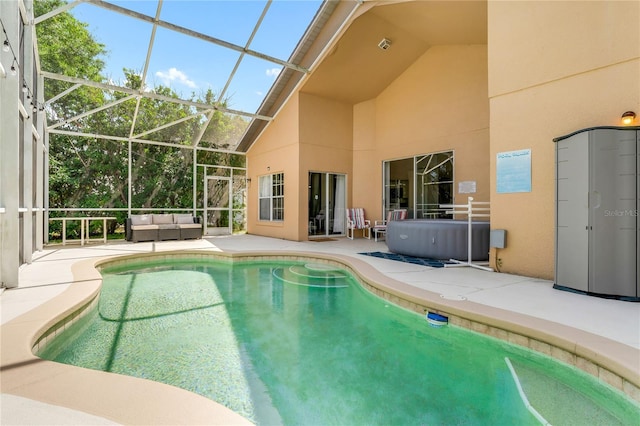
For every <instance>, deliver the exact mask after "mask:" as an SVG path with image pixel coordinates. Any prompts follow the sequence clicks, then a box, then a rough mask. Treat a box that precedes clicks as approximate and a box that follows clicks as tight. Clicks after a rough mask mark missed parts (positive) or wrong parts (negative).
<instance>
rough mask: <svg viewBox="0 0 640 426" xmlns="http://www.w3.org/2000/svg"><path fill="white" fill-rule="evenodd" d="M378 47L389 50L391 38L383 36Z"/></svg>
mask: <svg viewBox="0 0 640 426" xmlns="http://www.w3.org/2000/svg"><path fill="white" fill-rule="evenodd" d="M378 47H379V48H380V49H382V50H387V49H388V48H389V47H391V40H389V39H388V38H383V39H382V40H380V43H378Z"/></svg>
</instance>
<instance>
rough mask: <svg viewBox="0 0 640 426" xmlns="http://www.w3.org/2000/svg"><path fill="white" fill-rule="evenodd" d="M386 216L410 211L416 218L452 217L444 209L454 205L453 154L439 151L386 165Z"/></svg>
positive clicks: (384, 179) (384, 201)
mask: <svg viewBox="0 0 640 426" xmlns="http://www.w3.org/2000/svg"><path fill="white" fill-rule="evenodd" d="M383 181H384V192H383V205H384V217H386V216H387V213H388V212H389V211H391V210H396V209H407V211H408V214H407V217H409V218H412V219H427V218H429V219H436V218H437V219H447V218H451V216H450V215H447V214H446V213H445V212H444V209H441V208H440V205H442V204H453V202H454V199H453V151H445V152H436V153H431V154H426V155H418V156H415V157H409V158H402V159H398V160H390V161H385V162H384V163H383Z"/></svg>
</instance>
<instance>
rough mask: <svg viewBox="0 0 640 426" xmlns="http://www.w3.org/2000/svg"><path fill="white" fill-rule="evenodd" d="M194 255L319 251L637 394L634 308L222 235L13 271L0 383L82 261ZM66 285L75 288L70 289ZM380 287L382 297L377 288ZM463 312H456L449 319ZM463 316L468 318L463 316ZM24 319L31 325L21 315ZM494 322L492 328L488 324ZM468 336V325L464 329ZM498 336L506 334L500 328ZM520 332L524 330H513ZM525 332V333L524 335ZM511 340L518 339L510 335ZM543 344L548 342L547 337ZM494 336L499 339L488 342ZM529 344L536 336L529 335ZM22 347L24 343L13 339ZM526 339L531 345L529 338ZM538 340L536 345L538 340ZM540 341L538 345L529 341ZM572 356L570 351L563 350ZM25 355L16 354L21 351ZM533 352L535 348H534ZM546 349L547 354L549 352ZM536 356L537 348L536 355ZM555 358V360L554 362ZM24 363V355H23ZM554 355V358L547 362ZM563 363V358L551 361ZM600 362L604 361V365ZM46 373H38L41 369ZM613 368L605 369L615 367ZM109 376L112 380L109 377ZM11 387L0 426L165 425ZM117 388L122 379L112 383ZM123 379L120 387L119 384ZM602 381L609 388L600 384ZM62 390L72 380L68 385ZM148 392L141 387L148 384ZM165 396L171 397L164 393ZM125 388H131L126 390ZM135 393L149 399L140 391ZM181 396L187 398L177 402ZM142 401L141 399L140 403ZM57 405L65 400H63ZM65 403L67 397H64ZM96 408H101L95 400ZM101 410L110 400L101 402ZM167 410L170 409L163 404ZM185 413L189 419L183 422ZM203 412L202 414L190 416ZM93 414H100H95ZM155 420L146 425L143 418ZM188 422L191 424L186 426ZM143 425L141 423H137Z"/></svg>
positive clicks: (50, 254)
mask: <svg viewBox="0 0 640 426" xmlns="http://www.w3.org/2000/svg"><path fill="white" fill-rule="evenodd" d="M176 250H197V251H202V252H223V253H239V252H249V253H264V252H270V251H275V252H283V253H285V252H286V253H295V252H298V253H318V254H324V255H326V256H331V257H333V258H336V259H345V261H346V262H347V263H348V264H349V265H351V266H352V267H354V269H356V270H358V271H362V273H363V274H364V276H365V277H368V278H371V279H372V280H373V281H375V282H377V283H381V284H382V286H381V288H382V289H383V290H381V291H388V293H390V294H391V295H392V298H393V297H395V296H393V295H394V294H396V292H397V294H401V295H405V296H406V297H405V299H407V300H413V301H419V300H421V299H423V298H426V299H428V298H433V297H434V295H435V298H437V299H440V300H439V301H437V302H434V303H437V304H438V306H441V307H442V309H444V310H445V311H447V312H453V313H454V315H461V316H470V317H474V318H475V321H477V322H476V323H475V324H480V323H486V324H489V326H493V325H496V324H497V326H498V327H499V326H500V324H501V323H511V324H512V327H513V329H514V330H516V331H520V334H515V333H514V335H513V336H514V337H513V338H512V337H511V336H503V337H506V340H514V343H522V342H520V341H517V340H518V339H520V340H521V337H522V336H521V335H522V334H528V335H532V334H533V335H535V334H537V331H536V330H541V331H540V333H541V335H542V334H544V336H546V337H544V338H546V339H547V340H549V339H551V340H555V339H557V340H558V341H559V342H560V343H559V344H558V345H559V346H560V347H562V346H563V345H565V347H567V348H568V352H580V351H582V352H584V353H585V354H586V355H585V356H586V357H589V358H598V357H599V356H602V357H603V358H606V359H607V360H608V361H611V360H613V361H614V363H615V364H616V367H615V368H619V369H621V370H623V371H624V372H625V375H626V376H633V377H631V380H632V381H633V382H634V383H635V387H633V389H632V390H631V392H629V391H628V389H627V393H631V394H632V395H634V398H635V399H636V400H639V399H640V396H639V395H637V394H636V393H634V392H637V386H638V385H637V383H638V382H639V381H640V380H639V379H638V376H640V305H639V304H638V303H630V302H622V301H617V300H609V299H601V298H595V297H589V296H584V295H578V294H574V293H569V292H563V291H558V290H554V289H553V288H552V285H553V283H552V282H550V281H546V280H540V279H534V278H527V277H522V276H516V275H511V274H504V273H492V272H486V271H481V270H477V269H472V268H446V269H443V268H429V267H426V266H420V265H413V264H408V263H402V262H396V261H392V260H385V259H379V258H374V257H370V256H364V255H360V254H358V253H361V252H369V251H387V247H386V245H385V243H384V242H375V241H373V240H366V239H362V238H357V239H355V240H349V239H347V238H336V239H331V240H329V241H318V242H314V241H308V242H294V241H286V240H280V239H273V238H265V237H258V236H252V235H238V236H228V237H210V238H204V239H202V240H192V241H167V242H157V243H136V244H133V243H127V242H118V243H109V244H106V245H96V244H92V245H86V246H83V247H79V246H66V247H61V246H56V247H48V248H46V249H45V250H43V251H42V252H39V253H37V254H36V256H35V257H34V260H33V262H32V263H31V264H29V265H25V266H23V267H22V268H21V270H20V285H19V287H18V288H16V289H10V290H5V291H4V292H3V293H2V294H1V296H0V321H1V324H2V325H3V327H2V331H3V333H2V348H0V354H1V355H2V358H3V362H2V365H3V371H2V375H3V376H4V378H11V375H12V374H13V375H14V376H18V373H17V371H12V369H10V368H6V366H7V365H8V358H7V357H10V356H11V354H10V352H12V351H13V350H14V347H13V346H14V343H13V340H12V339H13V338H14V336H15V339H20V338H21V337H20V327H22V326H23V325H25V326H26V324H27V323H28V322H30V321H31V322H32V321H35V319H34V317H33V315H35V314H34V313H36V312H39V311H42V310H43V309H44V307H45V306H51V304H52V303H53V304H55V302H50V301H51V300H52V299H54V298H56V297H57V296H59V295H60V294H62V293H63V292H64V291H65V290H67V289H69V287H70V286H71V284H72V283H74V282H75V283H79V282H91V281H92V279H93V278H95V277H89V278H86V277H84V278H83V277H82V276H81V275H78V274H77V271H76V273H75V274H74V268H75V267H77V265H78V264H80V263H83V262H84V263H87V261H91V260H92V259H101V258H105V257H109V256H120V255H128V254H144V253H150V252H152V251H155V252H159V251H176ZM74 287H75V286H74ZM385 289H386V290H385ZM458 311H459V312H464V313H466V314H457V312H458ZM469 312H473V314H470V315H469ZM29 315H31V317H29ZM49 315H53V314H51V313H49ZM489 317H495V318H497V320H496V321H489V320H487V318H489ZM470 328H474V327H470ZM505 328H506V327H505ZM522 330H524V331H522ZM532 330H533V331H532ZM478 331H480V332H484V333H485V334H492V333H491V332H487V330H478ZM518 336H520V337H518ZM549 336H551V337H549ZM496 337H500V336H496ZM532 337H535V336H532ZM22 338H23V339H24V336H22ZM531 340H532V341H533V339H531ZM541 340H544V339H541ZM538 343H539V342H538ZM571 348H574V349H575V350H571ZM23 349H24V348H23ZM536 349H538V350H539V349H540V348H536ZM548 350H549V351H551V349H548ZM543 351H544V349H543ZM553 355H557V354H553ZM23 356H28V355H25V354H23ZM556 357H558V356H556ZM560 358H562V356H560ZM608 361H607V362H608ZM50 364H55V363H48V362H47V363H46V365H45V364H44V363H42V366H41V367H42V368H40V369H41V370H42V371H39V372H38V374H39V375H40V376H38V377H39V378H40V379H37V380H44V379H42V377H46V376H53V375H64V376H65V378H66V377H67V376H66V375H73V373H72V372H71V371H72V370H74V369H76V368H75V367H69V366H64V367H62V368H58V367H53V368H52V367H51V366H50ZM45 366H46V368H44V367H45ZM615 368H614V369H615ZM104 374H105V373H102V374H100V375H98V376H100V377H98V378H97V380H98V381H100V380H103V376H104ZM110 376H113V375H110ZM16 380H17V379H16V378H15V377H14V378H13V379H12V380H2V383H1V386H2V387H1V390H2V399H1V400H0V423H1V424H3V425H5V424H7V425H8V424H52V423H55V424H116V423H127V424H133V423H138V424H144V423H157V420H158V418H162V419H165V420H166V422H165V423H170V422H171V418H169V417H166V416H167V415H169V414H167V413H165V414H162V413H160V414H159V416H160V417H154V415H153V413H149V412H146V413H145V412H144V410H138V411H141V412H139V413H135V415H132V416H131V417H128V416H127V415H125V413H123V412H122V411H123V409H122V405H121V404H119V401H117V400H113V401H111V407H113V409H112V411H113V412H112V413H105V411H104V407H103V408H102V409H96V410H92V409H87V408H86V407H87V404H89V405H90V404H91V400H92V399H95V398H96V397H97V394H95V395H94V394H92V391H91V388H90V387H87V389H86V394H87V397H86V399H87V400H88V401H89V402H85V403H84V404H80V403H78V404H77V405H74V404H73V403H71V402H69V403H68V402H64V403H59V404H56V403H51V401H52V400H54V401H60V399H57V400H56V399H55V398H54V399H47V398H46V395H44V394H43V393H42V392H43V390H42V389H43V388H42V387H41V388H40V389H39V390H38V392H41V393H38V392H30V391H29V388H30V386H31V387H37V386H35V385H36V382H37V380H36V379H34V380H31V381H29V380H28V378H27V379H24V378H20V380H19V381H21V383H17V382H16ZM118 380H123V376H118ZM124 380H125V381H128V379H126V378H125V379H124ZM604 380H605V381H608V382H610V381H609V380H607V378H606V377H605V378H604ZM139 381H140V380H139V379H135V380H131V381H130V382H129V384H128V385H127V386H130V387H132V388H135V387H136V386H138V384H137V383H138V382H139ZM69 382H72V378H71V377H70V379H69ZM147 384H148V383H147ZM152 387H153V388H154V390H153V391H152V393H148V394H147V395H148V397H147V399H153V400H155V401H152V402H153V403H154V404H155V405H152V406H150V407H148V409H149V410H151V411H153V410H154V406H155V407H157V406H158V405H162V400H163V398H168V399H169V400H171V401H172V402H171V403H169V402H167V403H166V404H165V406H167V407H171V406H175V403H176V401H175V400H176V399H178V400H180V399H181V398H183V397H185V398H186V400H185V401H186V402H184V404H185V405H183V409H184V412H183V413H177V414H176V415H177V417H174V418H173V419H176V418H178V419H180V420H181V421H179V422H180V423H183V424H184V423H198V422H200V423H201V421H202V419H203V418H209V419H210V417H207V416H210V415H211V412H212V411H209V410H213V411H215V410H217V408H216V407H215V404H213V405H212V404H210V402H209V401H208V400H206V401H203V399H204V398H201V399H199V398H198V397H193V394H191V393H188V392H185V391H182V392H180V391H176V390H175V388H171V387H167V386H164V385H161V386H156V385H152ZM166 388H171V389H166ZM130 389H131V388H130ZM48 392H51V393H56V392H65V389H58V388H51V389H48ZM140 392H149V390H147V388H145V390H142V388H141V389H140ZM184 394H188V395H186V396H185V395H184ZM143 397H144V395H143ZM62 400H64V398H63V399H62ZM70 400H72V398H70ZM103 402H104V401H103ZM105 403H106V404H107V405H108V403H109V401H106V402H105ZM172 404H173V405H172ZM187 407H190V408H189V409H188V411H189V412H190V413H192V414H193V417H190V418H187V417H188V416H187V417H185V414H184V413H186V412H187ZM199 408H202V409H203V410H202V416H203V417H198V415H197V413H195V412H197V411H198V409H199ZM101 410H102V411H101ZM226 415H228V413H224V410H222V414H220V416H218V417H217V418H216V419H215V420H214V421H211V422H207V423H212V422H218V423H221V424H222V423H224V424H229V423H242V419H237V418H236V417H234V416H233V414H231V415H230V416H229V417H225V416H226ZM154 419H155V420H156V421H155V422H154V421H152V420H154ZM189 419H191V420H189ZM145 420H147V421H146V422H145Z"/></svg>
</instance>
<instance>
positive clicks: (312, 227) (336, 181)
mask: <svg viewBox="0 0 640 426" xmlns="http://www.w3.org/2000/svg"><path fill="white" fill-rule="evenodd" d="M345 202H346V177H345V175H340V174H335V173H320V172H310V173H309V209H308V223H309V225H308V233H309V236H310V237H321V236H329V235H334V236H338V235H344V223H345V207H346V206H345Z"/></svg>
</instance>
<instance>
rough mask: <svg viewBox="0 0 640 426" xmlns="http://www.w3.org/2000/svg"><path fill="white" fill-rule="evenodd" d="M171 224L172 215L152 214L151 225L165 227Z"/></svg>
mask: <svg viewBox="0 0 640 426" xmlns="http://www.w3.org/2000/svg"><path fill="white" fill-rule="evenodd" d="M171 223H173V215H172V214H154V215H153V224H154V225H167V224H171Z"/></svg>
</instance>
